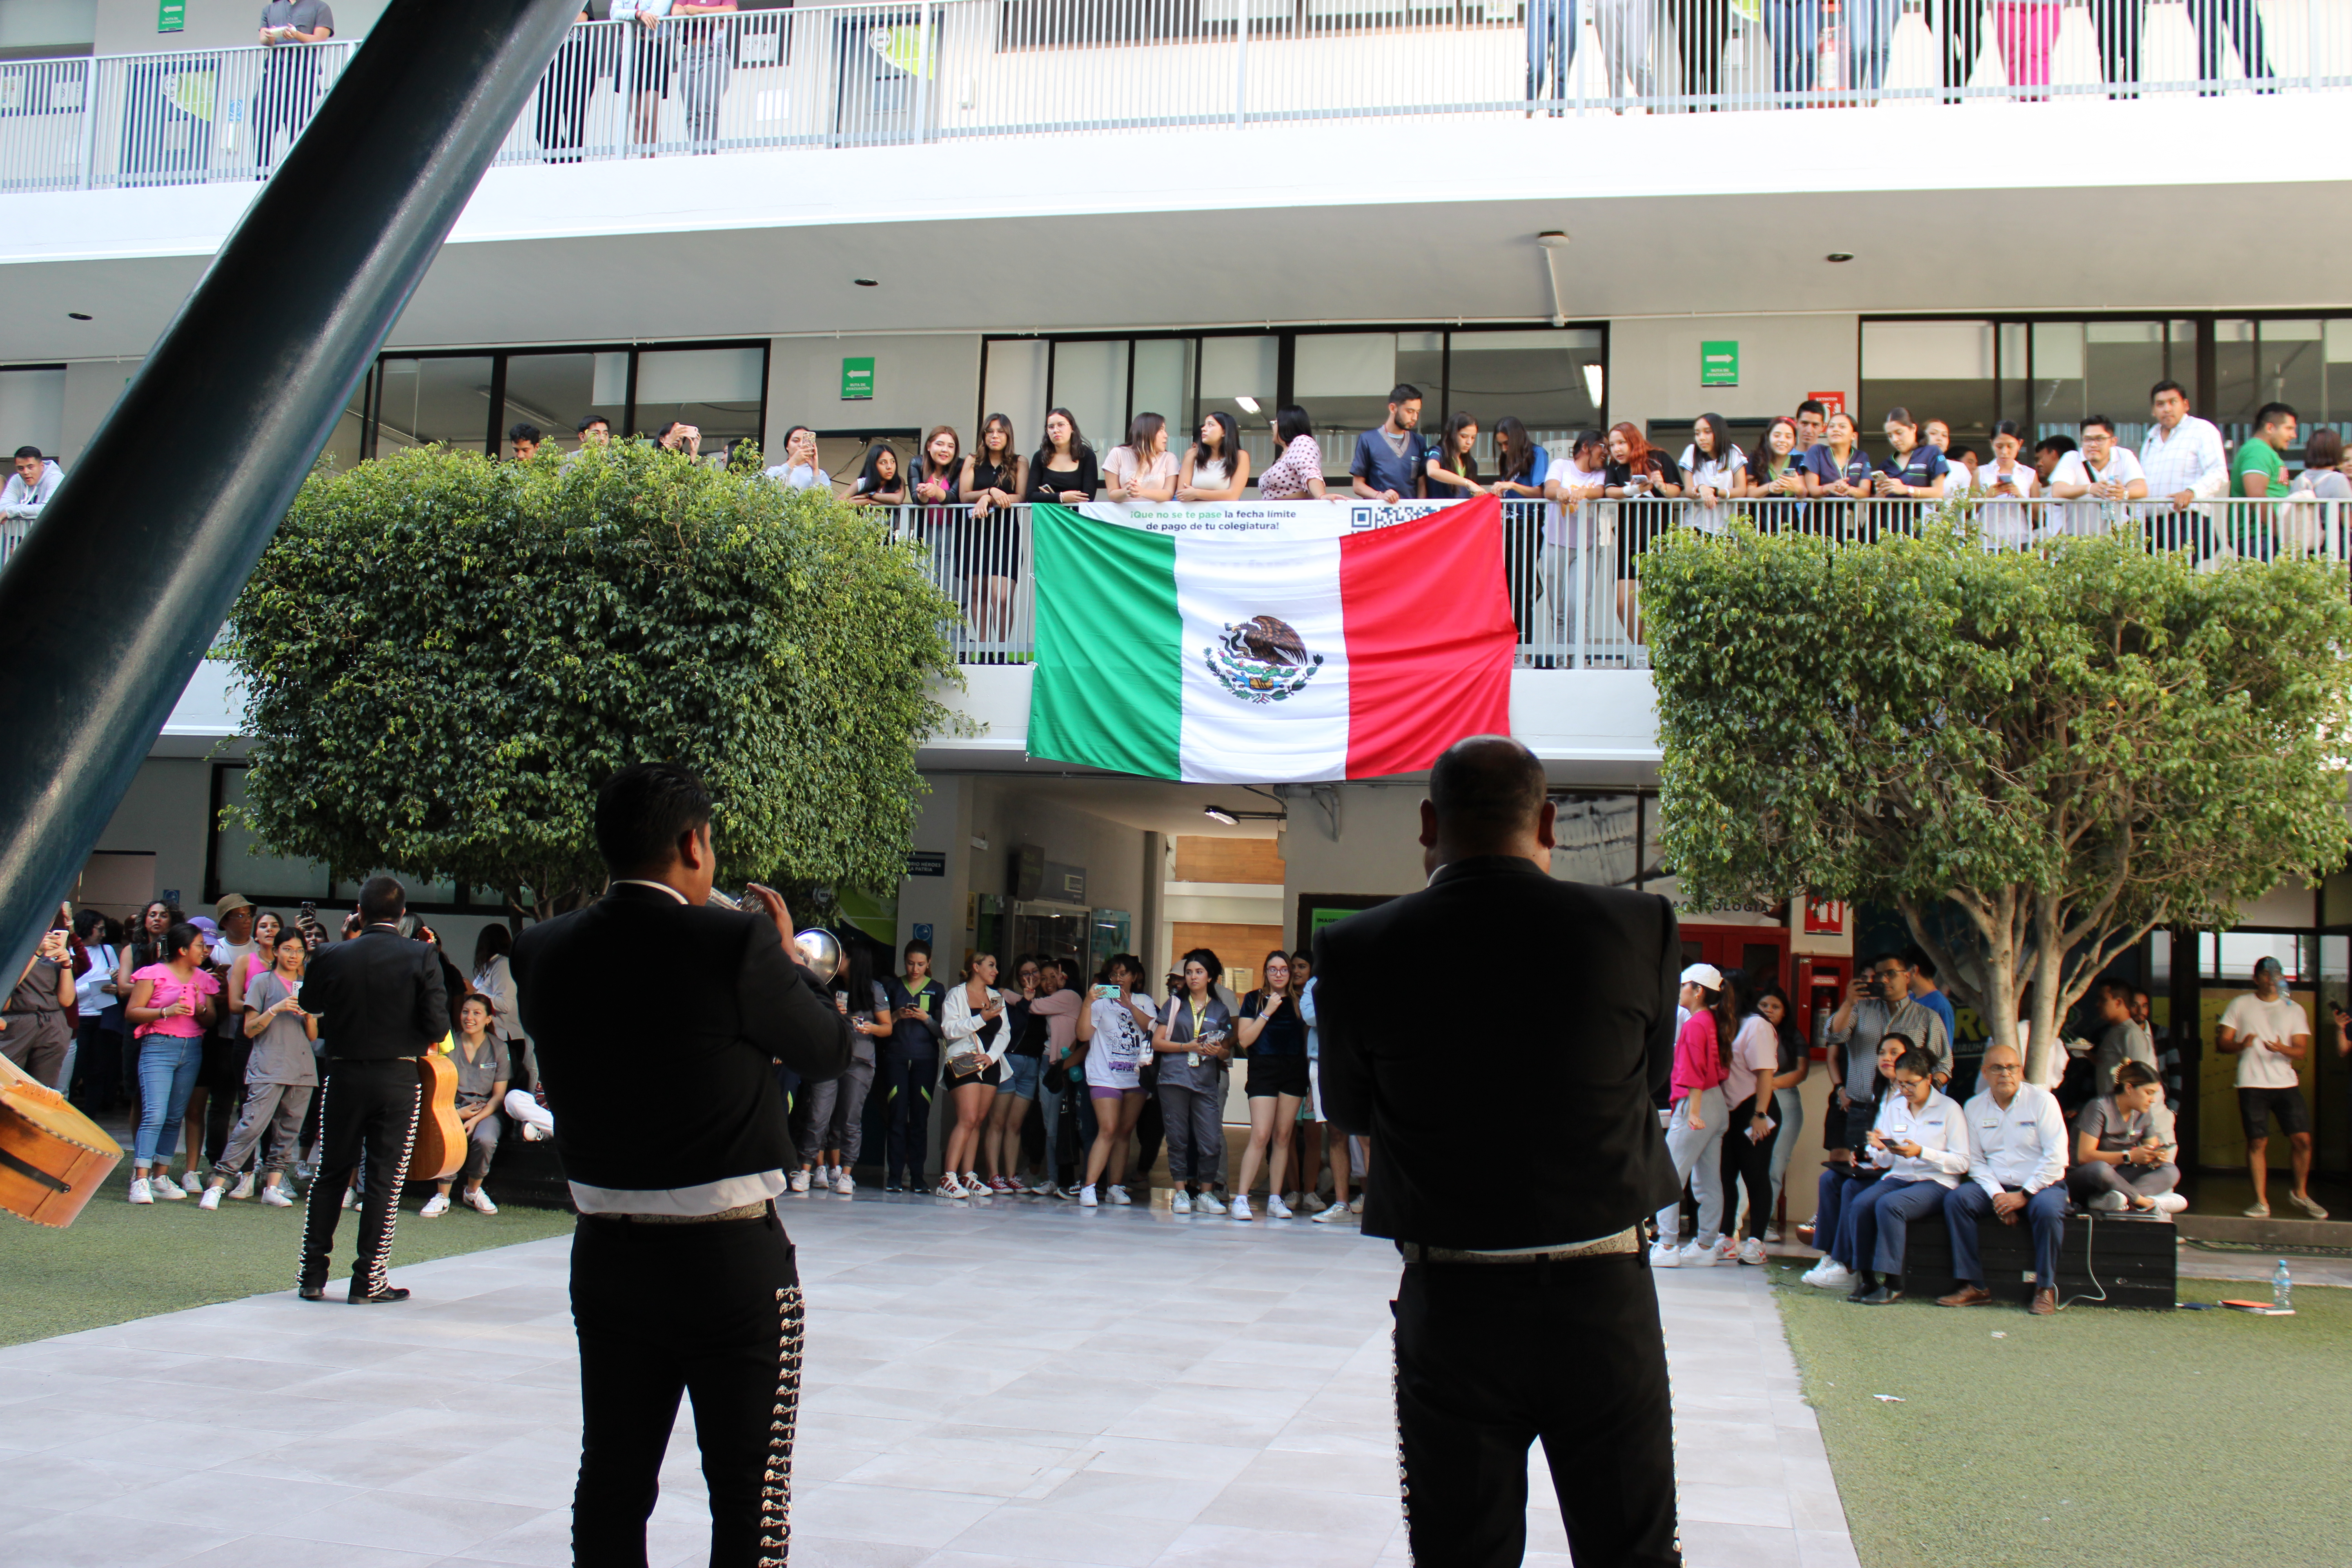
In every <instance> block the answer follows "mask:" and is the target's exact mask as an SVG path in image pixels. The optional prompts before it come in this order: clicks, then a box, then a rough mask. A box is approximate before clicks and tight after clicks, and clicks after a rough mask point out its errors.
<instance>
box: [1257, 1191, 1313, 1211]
mask: <svg viewBox="0 0 2352 1568" xmlns="http://www.w3.org/2000/svg"><path fill="white" fill-rule="evenodd" d="M1266 1195H1267V1196H1268V1197H1272V1196H1273V1195H1274V1194H1271V1193H1269V1194H1266ZM1305 1201H1306V1200H1305V1199H1304V1198H1301V1197H1300V1196H1299V1195H1298V1194H1297V1192H1296V1191H1292V1192H1287V1193H1285V1194H1282V1206H1283V1207H1285V1208H1292V1209H1295V1208H1297V1206H1298V1205H1300V1204H1302V1203H1304V1202H1305Z"/></svg>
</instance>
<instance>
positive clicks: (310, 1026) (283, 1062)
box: [202, 928, 319, 1209]
mask: <svg viewBox="0 0 2352 1568" xmlns="http://www.w3.org/2000/svg"><path fill="white" fill-rule="evenodd" d="M264 956H266V957H267V958H268V960H269V967H268V969H265V970H263V971H262V972H261V973H259V974H257V975H256V976H254V978H253V979H252V980H251V981H250V982H249V983H246V984H241V985H240V986H239V990H238V1002H239V1005H240V1006H241V1007H242V1009H243V1016H244V1022H243V1024H242V1025H241V1027H242V1028H243V1029H244V1031H245V1037H246V1038H247V1040H249V1041H250V1042H252V1049H251V1050H250V1051H248V1052H247V1055H246V1058H245V1103H244V1105H243V1106H242V1107H241V1108H240V1109H239V1110H238V1111H237V1117H236V1126H235V1127H234V1128H232V1129H230V1131H229V1135H228V1144H227V1146H226V1148H224V1149H223V1150H222V1151H221V1156H220V1158H219V1159H218V1160H215V1161H214V1162H213V1172H212V1180H211V1181H210V1182H209V1183H208V1184H206V1186H205V1195H204V1199H203V1203H202V1206H203V1207H205V1208H208V1209H216V1208H218V1207H220V1201H221V1193H222V1190H223V1189H224V1188H226V1186H227V1185H228V1184H229V1183H231V1182H232V1181H236V1180H237V1177H238V1174H239V1173H241V1172H242V1171H244V1169H245V1165H246V1162H247V1161H248V1160H250V1159H251V1158H253V1155H254V1152H255V1151H256V1150H257V1149H258V1148H259V1147H260V1146H261V1139H262V1134H263V1133H265V1132H268V1133H269V1134H270V1141H269V1153H268V1156H267V1157H266V1158H265V1159H264V1160H263V1161H262V1163H261V1172H262V1174H261V1201H262V1203H263V1204H264V1205H267V1206H268V1207H270V1208H290V1207H292V1206H293V1203H294V1200H293V1199H291V1198H289V1197H288V1196H287V1195H286V1188H285V1185H284V1184H285V1181H286V1172H287V1169H288V1167H289V1166H291V1165H292V1164H293V1163H294V1156H295V1154H296V1153H297V1152H299V1151H300V1149H301V1146H302V1119H303V1118H304V1117H306V1116H308V1115H309V1114H310V1097H311V1096H312V1095H313V1094H315V1093H317V1092H318V1087H319V1063H318V1058H317V1057H316V1056H315V1055H314V1054H313V1053H312V1051H311V1048H310V1042H311V1041H313V1040H315V1039H317V1038H318V1037H319V1020H318V1019H316V1018H314V1017H312V1016H310V1014H308V1013H305V1012H304V1011H302V1004H301V1002H300V1001H299V996H300V994H301V991H302V971H303V969H304V968H305V967H306V966H307V965H308V963H309V962H310V944H309V943H308V942H304V941H303V940H302V933H301V932H300V931H290V930H286V929H283V928H280V929H278V931H273V932H272V933H271V941H270V946H269V951H268V953H267V954H265V955H264ZM240 1190H241V1189H240Z"/></svg>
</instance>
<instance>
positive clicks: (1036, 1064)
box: [996, 1052, 1045, 1100]
mask: <svg viewBox="0 0 2352 1568" xmlns="http://www.w3.org/2000/svg"><path fill="white" fill-rule="evenodd" d="M1044 1071H1045V1058H1044V1057H1016V1056H1013V1054H1012V1053H1010V1052H1007V1053H1006V1054H1005V1057H1004V1075H1003V1077H1002V1078H1000V1079H997V1080H996V1092H997V1093H999V1094H1017V1095H1019V1096H1020V1097H1021V1098H1022V1099H1024V1100H1034V1099H1036V1098H1037V1078H1038V1075H1039V1074H1041V1073H1043V1072H1044Z"/></svg>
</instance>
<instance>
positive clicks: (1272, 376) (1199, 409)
mask: <svg viewBox="0 0 2352 1568" xmlns="http://www.w3.org/2000/svg"><path fill="white" fill-rule="evenodd" d="M1281 362H1282V340H1281V339H1280V338H1277V337H1274V336H1272V335H1270V334H1269V335H1265V336H1260V337H1230V338H1202V340H1201V395H1200V399H1199V401H1198V402H1197V403H1195V404H1194V405H1193V407H1192V417H1191V418H1190V420H1189V421H1188V422H1187V424H1188V426H1189V428H1190V429H1193V430H1197V429H1199V428H1200V427H1201V421H1202V419H1204V418H1206V417H1207V416H1209V415H1211V414H1214V413H1224V414H1230V415H1232V416H1234V422H1235V423H1237V424H1238V425H1240V426H1241V431H1242V450H1244V451H1245V452H1247V453H1248V454H1249V458H1250V472H1251V473H1253V474H1262V473H1264V472H1265V466H1266V465H1267V464H1268V463H1270V462H1272V461H1273V460H1274V458H1275V451H1274V416H1275V399H1276V395H1277V394H1278V392H1279V388H1278V387H1277V386H1276V381H1277V378H1278V376H1279V374H1280V369H1281Z"/></svg>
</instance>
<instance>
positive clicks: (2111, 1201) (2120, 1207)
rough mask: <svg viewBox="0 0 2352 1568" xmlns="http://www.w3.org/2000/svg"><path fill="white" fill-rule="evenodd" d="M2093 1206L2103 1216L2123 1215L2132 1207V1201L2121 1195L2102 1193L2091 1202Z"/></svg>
mask: <svg viewBox="0 0 2352 1568" xmlns="http://www.w3.org/2000/svg"><path fill="white" fill-rule="evenodd" d="M2091 1206H2092V1207H2093V1208H2095V1209H2096V1210H2098V1211H2099V1212H2100V1213H2101V1214H2121V1213H2123V1212H2124V1210H2126V1209H2127V1208H2129V1207H2131V1199H2129V1198H2127V1197H2126V1196H2124V1194H2121V1193H2101V1194H2099V1195H2098V1196H2097V1197H2095V1198H2093V1199H2092V1200H2091Z"/></svg>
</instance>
